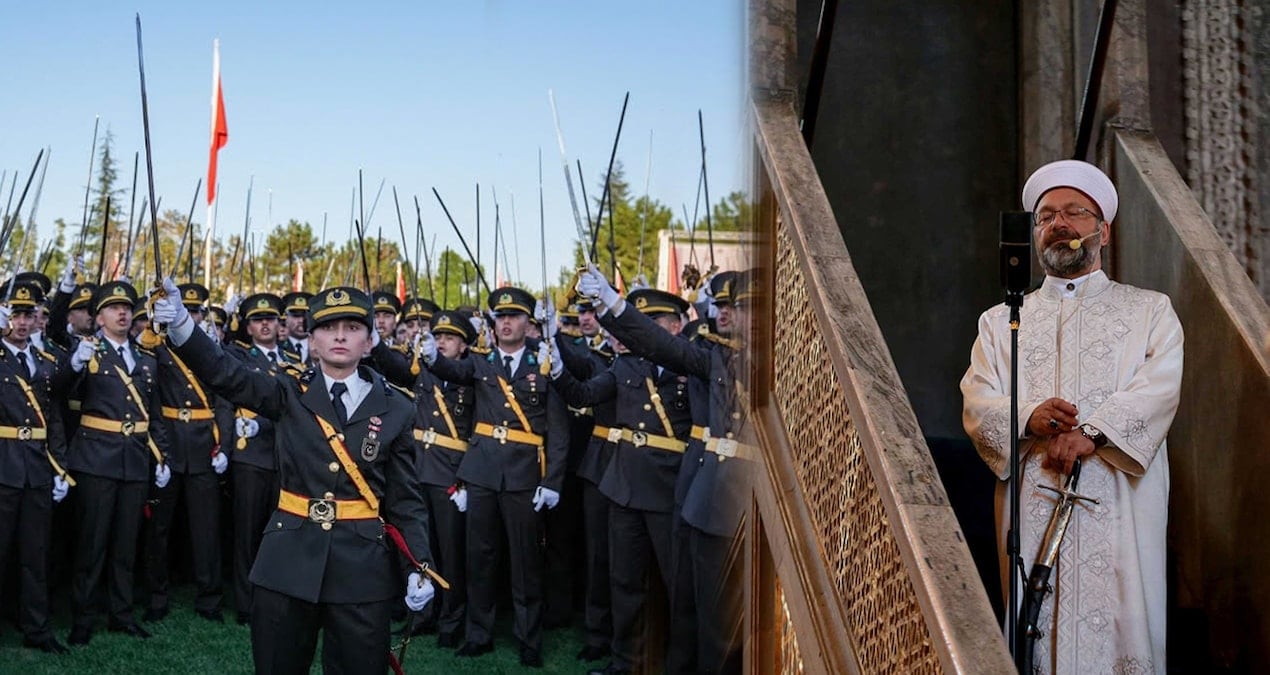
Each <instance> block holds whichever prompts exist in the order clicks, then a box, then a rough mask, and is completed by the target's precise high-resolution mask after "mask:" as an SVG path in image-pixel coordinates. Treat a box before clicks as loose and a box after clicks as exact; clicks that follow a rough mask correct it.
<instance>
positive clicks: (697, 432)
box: [688, 424, 710, 443]
mask: <svg viewBox="0 0 1270 675" xmlns="http://www.w3.org/2000/svg"><path fill="white" fill-rule="evenodd" d="M688 435H689V436H690V437H692V438H695V439H697V440H699V441H701V442H702V443H704V442H705V441H706V439H707V438H709V437H710V427H699V426H697V425H695V424H694V425H692V431H691V432H689V434H688Z"/></svg>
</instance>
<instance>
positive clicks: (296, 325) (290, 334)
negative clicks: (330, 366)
mask: <svg viewBox="0 0 1270 675" xmlns="http://www.w3.org/2000/svg"><path fill="white" fill-rule="evenodd" d="M312 298H313V294H312V293H306V292H304V291H295V292H293V293H287V294H286V295H284V296H282V306H283V308H284V309H285V310H286V316H285V321H286V326H287V338H286V339H285V340H282V348H283V349H284V350H286V351H288V352H290V353H291V355H292V356H294V357H295V361H296V362H297V363H301V364H304V365H305V366H308V365H311V364H310V363H309V329H308V326H307V325H306V322H307V321H308V317H309V300H311V299H312Z"/></svg>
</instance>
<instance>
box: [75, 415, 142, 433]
mask: <svg viewBox="0 0 1270 675" xmlns="http://www.w3.org/2000/svg"><path fill="white" fill-rule="evenodd" d="M79 425H80V426H82V427H87V428H89V429H93V430H95V431H107V432H110V433H114V434H123V435H124V436H131V435H133V434H144V433H145V432H147V431H149V430H150V423H149V422H147V421H145V420H141V421H138V422H134V421H132V420H128V421H126V422H120V421H119V420H108V419H106V418H104V417H97V416H96V415H84V416H83V417H81V418H80V420H79Z"/></svg>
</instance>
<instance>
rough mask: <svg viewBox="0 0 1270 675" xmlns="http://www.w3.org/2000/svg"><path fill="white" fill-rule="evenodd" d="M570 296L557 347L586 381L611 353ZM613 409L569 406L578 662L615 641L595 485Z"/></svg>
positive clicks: (591, 314) (604, 530)
mask: <svg viewBox="0 0 1270 675" xmlns="http://www.w3.org/2000/svg"><path fill="white" fill-rule="evenodd" d="M568 300H569V302H568V303H567V304H566V305H565V307H564V308H563V309H562V310H561V311H560V319H561V322H560V323H561V327H560V332H559V334H558V335H556V345H557V346H558V347H559V352H560V357H561V360H562V361H563V363H564V367H565V369H566V370H568V371H569V374H570V375H572V376H573V377H574V378H575V379H578V380H589V379H591V378H592V377H594V376H595V375H597V374H599V373H601V372H603V371H605V370H607V369H608V367H609V364H610V363H612V361H613V358H614V356H615V354H614V351H613V348H612V346H611V345H610V344H609V342H608V340H606V339H604V336H603V335H601V334H600V324H599V322H598V321H597V320H596V319H595V307H594V306H593V305H592V304H591V301H590V299H588V298H580V297H578V296H577V295H576V293H571V294H570V296H569V297H568ZM584 318H585V320H584ZM615 412H616V405H615V403H614V401H613V400H612V399H607V400H603V401H598V402H596V403H595V404H594V405H591V406H587V407H582V408H578V407H573V406H570V407H569V416H570V420H569V422H570V424H569V466H570V470H571V471H572V472H573V473H574V475H575V476H576V477H577V483H576V485H577V489H576V490H573V491H572V494H578V495H579V496H580V497H581V499H579V500H575V501H577V502H579V503H578V506H580V507H581V511H582V533H583V537H582V538H583V540H584V549H585V550H584V551H583V560H584V569H585V572H586V588H585V600H584V603H585V609H584V613H583V623H584V625H585V628H586V642H585V644H584V645H583V647H582V649H581V650H580V651H579V652H578V654H577V658H578V660H580V661H598V660H599V659H602V658H604V657H605V656H608V655H609V647H610V644H611V643H612V641H613V614H612V611H611V609H610V600H609V594H610V592H609V499H608V497H605V496H604V495H603V494H601V493H600V490H599V485H600V479H601V478H603V476H604V470H605V468H607V467H608V463H609V458H610V457H612V455H613V449H614V448H615V447H616V445H615V441H616V437H613V438H612V439H610V434H611V433H612V432H613V429H614V428H615V418H616V415H615ZM579 448H580V449H579ZM569 492H570V491H569V490H568V489H567V488H566V493H569ZM566 505H567V503H566ZM549 592H550V591H549Z"/></svg>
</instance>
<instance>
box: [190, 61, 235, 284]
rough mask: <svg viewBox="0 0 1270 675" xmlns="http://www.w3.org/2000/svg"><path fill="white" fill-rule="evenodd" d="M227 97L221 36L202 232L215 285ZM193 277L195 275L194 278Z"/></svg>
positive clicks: (206, 266) (206, 275)
mask: <svg viewBox="0 0 1270 675" xmlns="http://www.w3.org/2000/svg"><path fill="white" fill-rule="evenodd" d="M223 104H224V97H223V96H222V95H221V86H220V38H216V39H214V40H212V99H211V122H210V124H209V126H208V128H209V130H210V131H209V134H208V135H209V141H210V144H209V152H210V155H209V157H208V162H207V231H206V233H205V234H204V235H203V285H204V286H206V287H207V288H209V289H210V288H211V287H212V242H213V241H214V240H215V239H216V205H217V202H218V201H219V200H220V189H219V188H220V182H219V181H218V180H217V177H216V159H217V154H218V153H219V152H220V149H221V148H222V147H223V146H224V145H225V144H226V143H228V142H229V129H228V127H227V126H226V125H225V110H224V105H223ZM191 281H193V279H191Z"/></svg>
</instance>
